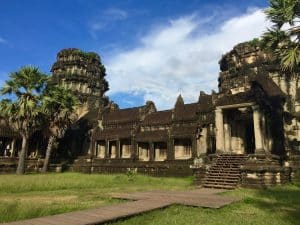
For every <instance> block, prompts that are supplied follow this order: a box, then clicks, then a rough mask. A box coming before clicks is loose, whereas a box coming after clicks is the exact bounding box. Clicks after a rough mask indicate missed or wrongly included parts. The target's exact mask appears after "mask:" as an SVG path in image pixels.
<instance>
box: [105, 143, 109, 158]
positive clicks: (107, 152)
mask: <svg viewBox="0 0 300 225" xmlns="http://www.w3.org/2000/svg"><path fill="white" fill-rule="evenodd" d="M105 158H106V159H108V158H110V156H109V141H108V140H106V142H105Z"/></svg>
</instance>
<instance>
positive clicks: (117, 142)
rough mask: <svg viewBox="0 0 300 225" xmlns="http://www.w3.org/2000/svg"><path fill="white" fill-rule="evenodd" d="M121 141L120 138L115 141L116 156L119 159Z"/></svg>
mask: <svg viewBox="0 0 300 225" xmlns="http://www.w3.org/2000/svg"><path fill="white" fill-rule="evenodd" d="M120 142H121V141H120V139H118V140H117V141H116V145H117V146H116V158H117V159H119V158H121V156H122V154H121V143H120Z"/></svg>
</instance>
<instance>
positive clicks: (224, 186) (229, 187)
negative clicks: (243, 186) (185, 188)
mask: <svg viewBox="0 0 300 225" xmlns="http://www.w3.org/2000/svg"><path fill="white" fill-rule="evenodd" d="M203 187H205V188H216V189H228V190H232V189H235V188H236V186H232V185H220V184H211V185H210V184H205V185H203Z"/></svg>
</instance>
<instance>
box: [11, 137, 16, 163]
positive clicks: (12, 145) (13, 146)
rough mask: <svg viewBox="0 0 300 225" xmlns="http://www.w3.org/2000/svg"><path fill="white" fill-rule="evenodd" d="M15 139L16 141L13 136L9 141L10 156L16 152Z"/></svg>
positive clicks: (13, 155)
mask: <svg viewBox="0 0 300 225" xmlns="http://www.w3.org/2000/svg"><path fill="white" fill-rule="evenodd" d="M16 141H17V140H16V138H13V139H12V142H11V145H10V146H11V150H10V153H11V154H10V157H11V158H13V157H15V152H16Z"/></svg>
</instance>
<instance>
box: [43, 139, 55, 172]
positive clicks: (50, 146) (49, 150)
mask: <svg viewBox="0 0 300 225" xmlns="http://www.w3.org/2000/svg"><path fill="white" fill-rule="evenodd" d="M55 141H56V137H55V136H53V135H52V136H50V138H49V140H48V145H47V150H46V156H45V160H44V165H43V168H42V173H46V172H47V171H48V166H49V161H50V157H51V153H52V149H53V145H54V143H55Z"/></svg>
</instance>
